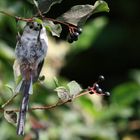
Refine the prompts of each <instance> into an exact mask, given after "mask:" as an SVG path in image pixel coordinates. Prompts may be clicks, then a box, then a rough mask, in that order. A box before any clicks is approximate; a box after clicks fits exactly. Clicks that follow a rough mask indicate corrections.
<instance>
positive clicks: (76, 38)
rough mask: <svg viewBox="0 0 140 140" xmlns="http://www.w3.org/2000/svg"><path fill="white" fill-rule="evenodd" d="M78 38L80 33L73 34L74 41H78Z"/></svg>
mask: <svg viewBox="0 0 140 140" xmlns="http://www.w3.org/2000/svg"><path fill="white" fill-rule="evenodd" d="M78 36H79V33H78V32H74V33H73V40H74V41H77V40H78Z"/></svg>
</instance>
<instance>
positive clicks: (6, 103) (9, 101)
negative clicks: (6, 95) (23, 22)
mask: <svg viewBox="0 0 140 140" xmlns="http://www.w3.org/2000/svg"><path fill="white" fill-rule="evenodd" d="M17 94H18V93H17ZM17 94H15V95H13V96H12V97H11V98H10V99H9V100H8V101H6V102H5V103H4V104H3V105H2V108H4V107H5V106H7V105H8V104H10V103H11V101H12V100H13V99H14V98H15V97H16V96H17Z"/></svg>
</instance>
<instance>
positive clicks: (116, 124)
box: [0, 0, 140, 140]
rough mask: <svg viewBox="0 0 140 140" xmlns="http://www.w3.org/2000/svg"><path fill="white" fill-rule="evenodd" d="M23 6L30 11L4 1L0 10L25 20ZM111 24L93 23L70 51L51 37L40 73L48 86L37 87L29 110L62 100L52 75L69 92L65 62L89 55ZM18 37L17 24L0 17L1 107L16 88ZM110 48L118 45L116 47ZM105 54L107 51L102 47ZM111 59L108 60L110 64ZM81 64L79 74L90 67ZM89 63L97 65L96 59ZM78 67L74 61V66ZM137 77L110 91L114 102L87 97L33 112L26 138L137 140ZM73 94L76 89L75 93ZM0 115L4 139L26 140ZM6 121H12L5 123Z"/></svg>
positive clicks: (0, 133)
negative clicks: (22, 16) (62, 70)
mask: <svg viewBox="0 0 140 140" xmlns="http://www.w3.org/2000/svg"><path fill="white" fill-rule="evenodd" d="M50 4H51V3H50ZM9 5H10V6H9ZM24 6H27V7H28V6H29V5H28V4H27V3H23V2H22V1H20V2H17V1H13V2H12V1H6V0H5V1H0V7H2V8H3V9H4V10H6V9H13V11H14V13H15V15H17V13H18V15H24V10H23V9H24V8H23V7H24ZM107 24H108V19H107V18H106V17H100V18H96V19H95V20H91V21H90V22H89V23H88V24H87V25H85V27H84V28H83V33H82V35H81V36H80V37H79V40H78V41H77V42H76V43H74V44H72V47H71V46H70V45H69V44H67V43H66V42H60V43H58V42H56V41H54V40H53V39H52V38H51V37H49V40H50V41H49V44H50V46H49V47H50V48H49V51H48V53H49V54H48V56H47V61H46V62H45V66H44V69H43V71H42V74H43V75H45V77H46V79H45V81H40V82H41V83H43V84H40V82H39V83H36V84H35V85H34V94H33V95H32V96H31V98H30V105H29V107H36V106H42V105H49V104H54V103H55V102H56V101H57V100H58V97H57V95H56V94H57V93H56V92H55V91H54V90H53V89H55V88H57V86H56V84H55V81H54V80H52V79H53V77H54V76H56V77H59V78H58V80H59V83H60V86H63V87H65V88H64V89H67V90H68V92H69V89H68V87H69V86H68V87H67V84H68V83H69V80H68V79H67V78H66V77H65V78H64V77H62V76H61V75H59V71H60V69H61V68H62V66H63V65H64V64H63V63H64V61H66V54H69V55H70V56H71V57H74V55H76V56H77V57H78V55H79V54H80V53H85V51H86V50H88V49H91V47H93V45H92V44H96V42H97V40H98V38H99V36H100V35H101V34H102V33H103V32H104V29H105V27H106V25H107ZM92 30H94V32H93V31H92ZM15 36H16V24H15V22H14V20H13V19H11V18H9V17H8V18H7V17H5V16H1V15H0V37H1V40H0V97H1V98H0V105H3V104H4V103H5V102H6V101H7V100H8V99H9V98H11V97H12V96H13V92H12V91H11V87H14V86H15V83H14V80H13V79H14V75H13V68H12V66H13V62H14V48H15V43H16V39H15ZM107 38H109V40H111V37H110V34H108V36H107ZM106 40H107V39H106ZM98 41H99V40H98ZM115 43H116V42H114V44H115ZM58 45H59V46H58ZM102 47H104V44H102ZM111 47H114V46H113V45H112V46H111ZM94 48H95V47H94ZM101 49H102V50H103V51H104V49H103V48H101ZM94 51H95V50H94ZM104 53H105V52H104ZM113 55H114V54H113ZM113 55H112V56H110V59H111V57H113ZM83 61H84V60H81V70H82V68H83V67H86V66H84V65H83ZM85 61H86V60H85ZM91 61H92V62H93V60H91ZM96 61H98V60H96ZM75 62H76V60H74V62H73V63H75ZM87 62H88V61H86V63H87ZM92 62H91V63H92ZM112 63H113V62H112ZM119 63H120V62H119ZM92 64H93V63H92ZM90 67H91V65H90V64H89V65H88V67H86V69H87V70H88V71H89V70H90ZM94 67H96V65H94ZM72 71H76V69H72ZM99 72H100V71H99ZM78 73H80V71H78ZM81 76H82V77H83V79H84V78H86V72H85V75H81ZM121 76H122V75H121ZM139 76H140V74H139V70H137V71H133V72H132V73H131V77H132V78H133V80H129V81H125V82H123V83H120V84H118V85H115V86H114V87H112V90H111V97H105V99H104V98H103V96H98V95H86V96H83V97H81V98H78V99H76V100H74V101H73V102H72V103H68V104H65V105H63V106H59V107H56V108H55V109H52V110H41V111H38V110H36V111H30V112H29V113H28V117H27V121H26V135H25V138H24V139H27V138H28V139H29V138H30V137H34V136H35V137H36V136H37V133H38V132H39V137H40V140H44V139H45V140H47V139H48V140H50V139H53V140H54V139H62V140H63V139H64V140H71V139H73V140H82V139H95V140H117V139H119V138H120V137H121V139H125V138H128V137H129V138H131V139H134V137H136V136H135V130H137V128H139V116H140V111H139V107H140V104H139V102H140V97H139V94H140V93H139V92H140V85H139V84H140V83H139ZM107 79H109V77H107ZM93 80H95V79H93ZM109 80H110V79H109ZM76 81H77V80H76ZM83 81H84V80H83ZM81 82H82V81H81ZM93 82H94V81H93ZM92 84H93V83H91V85H92ZM110 84H111V82H110ZM7 85H8V87H7ZM66 87H67V88H66ZM9 89H10V90H9ZM77 89H78V87H77ZM77 89H76V90H77ZM71 90H72V91H73V90H75V89H73V88H72V89H71ZM19 98H20V95H18V96H17V97H16V98H15V99H14V100H13V101H12V103H11V104H10V105H9V106H7V108H11V109H12V108H17V107H19V104H20V99H19ZM5 113H6V112H5ZM11 113H12V114H14V115H13V116H16V115H15V113H14V112H11ZM5 115H7V114H5ZM0 116H1V119H0V128H2V129H1V131H0V136H1V139H2V140H8V139H17V140H18V139H19V140H20V139H23V138H21V137H18V136H16V135H15V130H16V127H15V126H14V125H11V124H9V123H8V122H7V121H6V120H5V119H4V116H3V113H1V115H0ZM7 117H9V116H6V117H5V118H7ZM8 120H9V119H8ZM11 121H13V120H11ZM134 124H135V125H134ZM35 130H37V131H35ZM130 132H131V133H130ZM132 137H133V138H132Z"/></svg>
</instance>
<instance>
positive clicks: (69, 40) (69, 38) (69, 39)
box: [67, 34, 73, 43]
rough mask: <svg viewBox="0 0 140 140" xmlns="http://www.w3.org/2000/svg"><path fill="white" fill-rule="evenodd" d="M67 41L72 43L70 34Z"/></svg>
mask: <svg viewBox="0 0 140 140" xmlns="http://www.w3.org/2000/svg"><path fill="white" fill-rule="evenodd" d="M67 40H68V42H69V43H72V42H73V39H72V37H71V36H70V34H69V35H68V37H67Z"/></svg>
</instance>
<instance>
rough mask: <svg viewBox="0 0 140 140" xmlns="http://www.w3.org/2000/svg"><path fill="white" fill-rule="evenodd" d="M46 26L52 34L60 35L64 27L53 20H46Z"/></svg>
mask: <svg viewBox="0 0 140 140" xmlns="http://www.w3.org/2000/svg"><path fill="white" fill-rule="evenodd" d="M43 24H44V26H45V28H46V29H47V30H48V31H50V32H51V34H52V36H57V37H60V34H61V32H62V27H61V25H60V24H54V23H53V22H52V21H49V20H45V21H44V22H43Z"/></svg>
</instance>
